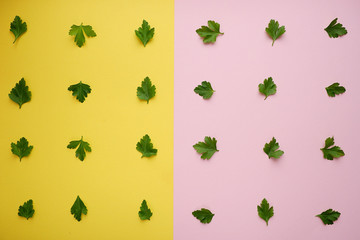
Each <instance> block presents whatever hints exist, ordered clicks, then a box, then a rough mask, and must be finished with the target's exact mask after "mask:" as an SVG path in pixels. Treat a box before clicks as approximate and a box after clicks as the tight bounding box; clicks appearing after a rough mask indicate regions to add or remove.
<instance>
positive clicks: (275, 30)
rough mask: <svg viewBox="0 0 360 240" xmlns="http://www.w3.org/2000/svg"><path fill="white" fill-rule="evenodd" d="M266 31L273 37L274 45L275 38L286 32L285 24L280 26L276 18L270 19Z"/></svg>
mask: <svg viewBox="0 0 360 240" xmlns="http://www.w3.org/2000/svg"><path fill="white" fill-rule="evenodd" d="M265 31H266V32H267V34H269V36H270V37H271V38H272V39H273V42H272V46H274V42H275V40H276V39H278V38H279V37H280V36H281V35H283V34H284V33H285V32H286V30H285V26H281V27H279V22H278V21H275V20H274V19H271V20H270V22H269V25H268V27H267V28H265Z"/></svg>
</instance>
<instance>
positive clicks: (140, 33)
mask: <svg viewBox="0 0 360 240" xmlns="http://www.w3.org/2000/svg"><path fill="white" fill-rule="evenodd" d="M154 33H155V28H151V29H150V25H149V23H148V22H147V21H145V20H143V23H142V25H141V27H139V28H138V30H135V34H136V36H137V37H138V38H139V39H140V40H141V42H142V43H143V44H144V47H145V46H146V44H147V43H148V42H149V41H150V39H152V38H153V37H154Z"/></svg>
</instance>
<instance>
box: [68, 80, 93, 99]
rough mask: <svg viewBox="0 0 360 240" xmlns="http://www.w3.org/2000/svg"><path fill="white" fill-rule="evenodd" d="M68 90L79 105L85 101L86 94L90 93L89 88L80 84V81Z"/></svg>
mask: <svg viewBox="0 0 360 240" xmlns="http://www.w3.org/2000/svg"><path fill="white" fill-rule="evenodd" d="M68 90H69V91H72V92H73V93H72V95H73V96H76V99H77V100H79V101H80V102H81V103H83V102H84V101H85V98H86V97H87V95H88V93H91V88H90V86H89V85H87V84H85V83H82V82H81V81H80V82H79V83H78V84H74V85H71V86H70V87H69V88H68Z"/></svg>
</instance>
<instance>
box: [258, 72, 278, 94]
mask: <svg viewBox="0 0 360 240" xmlns="http://www.w3.org/2000/svg"><path fill="white" fill-rule="evenodd" d="M259 92H260V93H262V94H264V95H265V99H267V97H268V96H270V95H274V94H275V93H276V84H275V83H274V82H273V79H272V77H269V78H268V79H265V80H264V83H260V84H259Z"/></svg>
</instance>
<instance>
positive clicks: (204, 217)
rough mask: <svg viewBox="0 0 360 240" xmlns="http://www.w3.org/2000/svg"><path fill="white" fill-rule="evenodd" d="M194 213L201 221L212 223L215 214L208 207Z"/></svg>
mask: <svg viewBox="0 0 360 240" xmlns="http://www.w3.org/2000/svg"><path fill="white" fill-rule="evenodd" d="M192 215H193V216H194V217H196V218H197V219H198V220H199V221H200V222H201V223H210V222H211V220H212V219H213V217H214V215H215V214H213V213H212V212H211V211H210V210H208V209H206V208H201V210H196V211H193V212H192Z"/></svg>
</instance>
